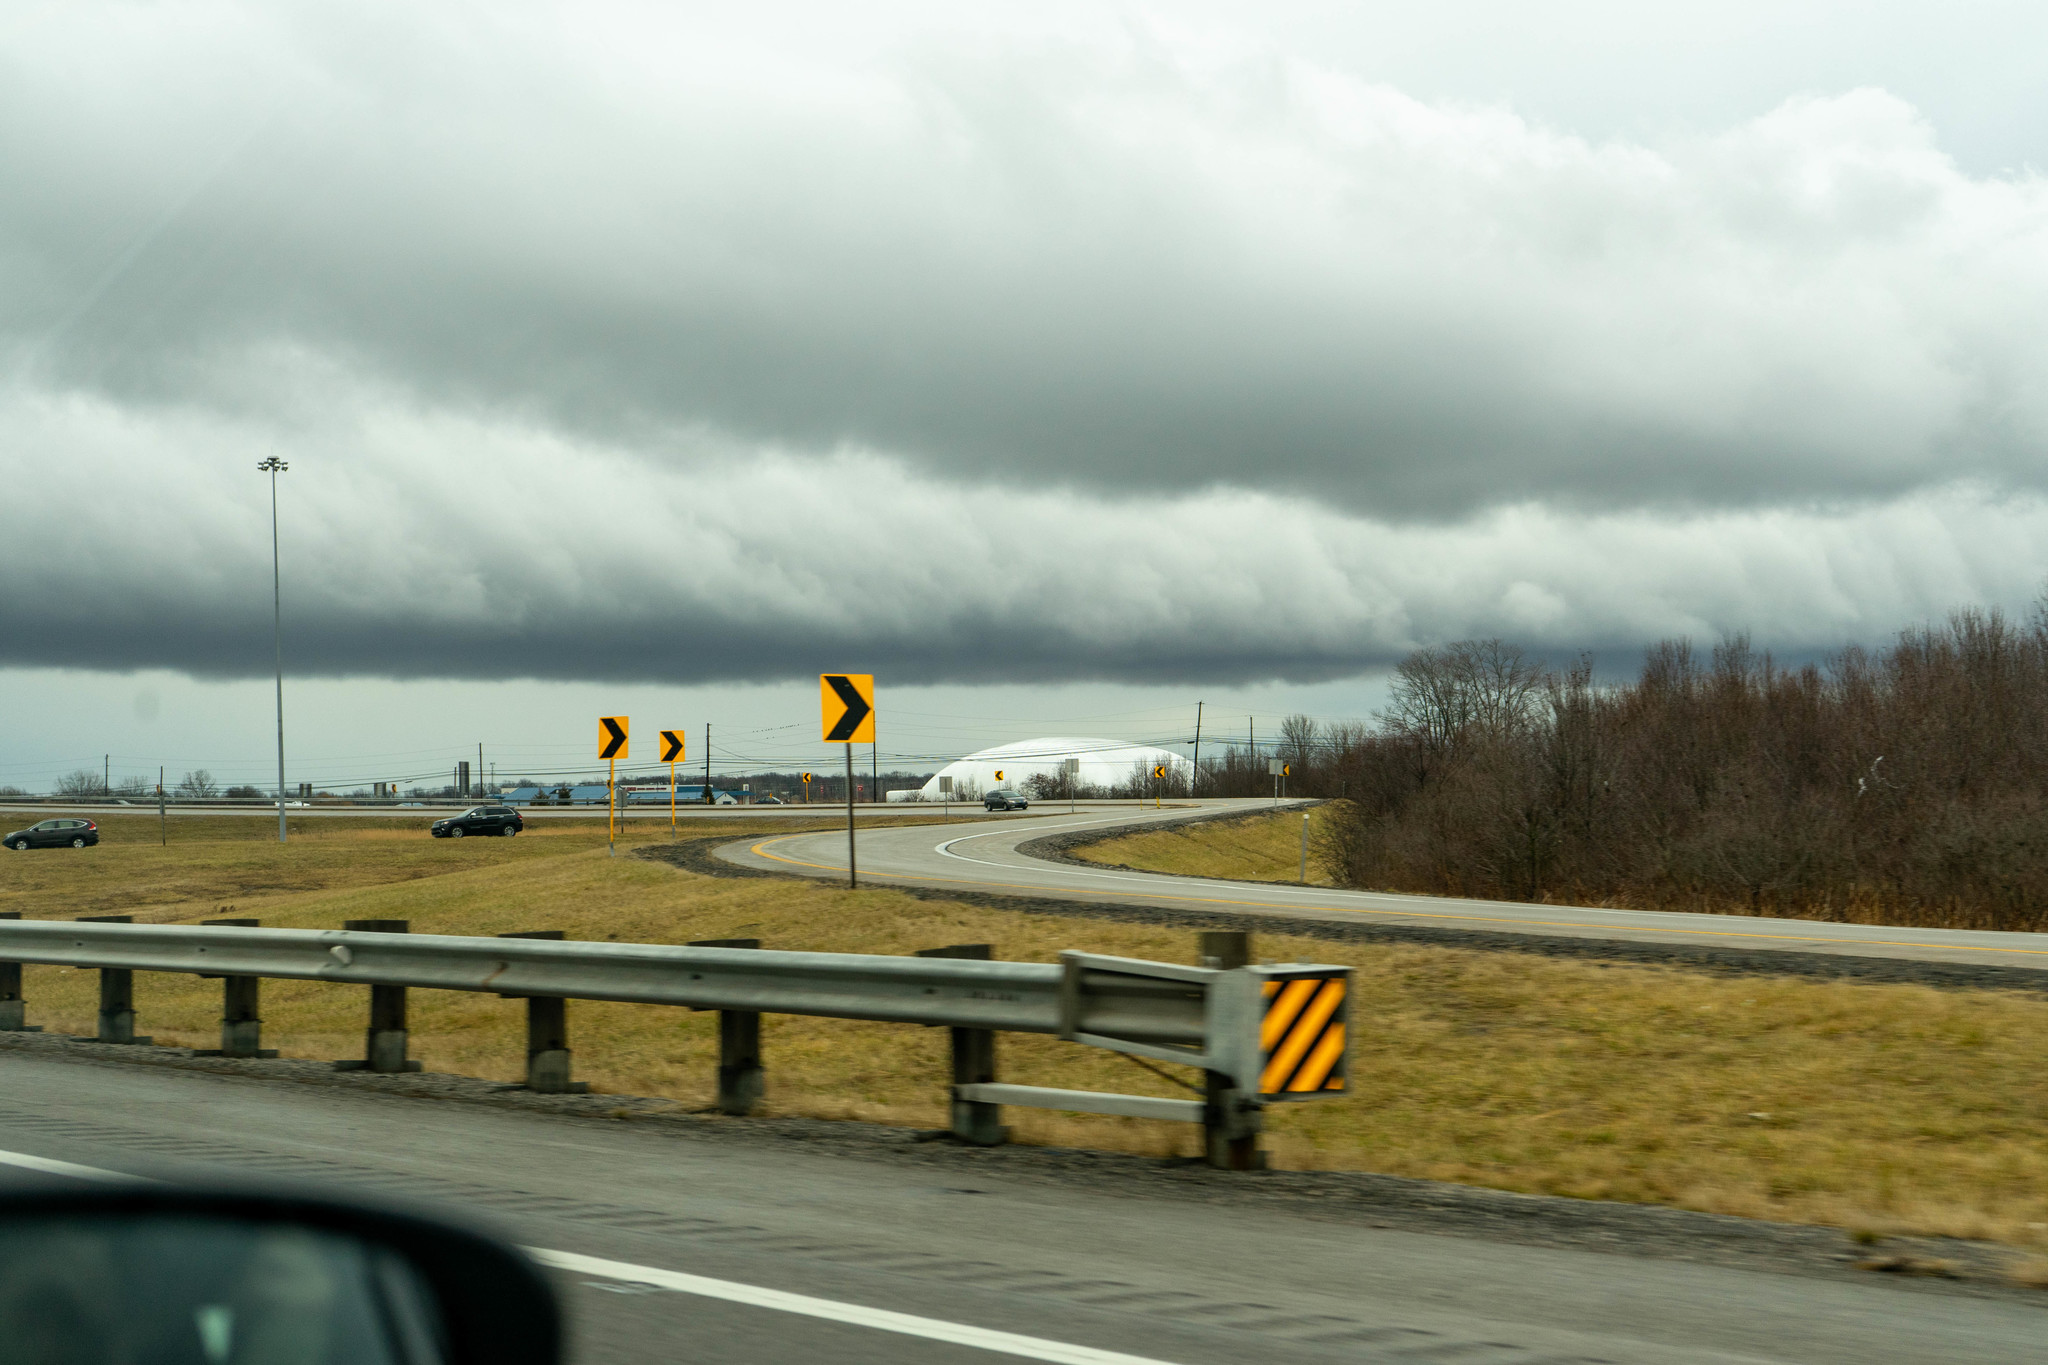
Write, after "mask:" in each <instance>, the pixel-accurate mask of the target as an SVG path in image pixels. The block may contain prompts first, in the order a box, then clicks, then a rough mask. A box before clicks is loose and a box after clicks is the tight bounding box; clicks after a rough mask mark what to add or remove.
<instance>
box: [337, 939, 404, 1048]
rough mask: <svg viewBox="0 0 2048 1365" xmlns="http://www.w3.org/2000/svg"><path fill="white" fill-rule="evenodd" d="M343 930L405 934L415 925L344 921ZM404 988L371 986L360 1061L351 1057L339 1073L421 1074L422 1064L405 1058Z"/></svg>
mask: <svg viewBox="0 0 2048 1365" xmlns="http://www.w3.org/2000/svg"><path fill="white" fill-rule="evenodd" d="M341 927H342V930H343V931H344V932H346V933H351V934H405V933H410V932H412V924H411V922H410V921H408V920H402V919H345V920H343V921H342V922H341ZM405 990H406V988H405V987H403V986H379V985H376V984H374V983H373V984H372V985H371V987H370V1025H369V1027H368V1028H366V1029H364V1030H363V1055H362V1058H361V1060H357V1059H355V1058H348V1059H345V1060H343V1061H338V1062H336V1063H335V1064H334V1069H335V1070H336V1071H374V1072H376V1073H378V1074H379V1075H385V1076H396V1075H403V1074H404V1073H406V1072H408V1071H418V1070H420V1069H421V1064H420V1063H419V1062H416V1061H414V1060H412V1059H411V1058H409V1057H407V1056H406V1055H405V1053H406V1039H407V1037H408V1033H407V1029H406V1021H405Z"/></svg>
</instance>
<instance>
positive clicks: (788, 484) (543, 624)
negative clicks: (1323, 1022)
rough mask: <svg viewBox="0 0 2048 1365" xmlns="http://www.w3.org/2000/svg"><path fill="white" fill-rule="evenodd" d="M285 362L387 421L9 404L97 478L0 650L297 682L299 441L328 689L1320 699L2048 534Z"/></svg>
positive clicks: (2010, 592) (2012, 562)
mask: <svg viewBox="0 0 2048 1365" xmlns="http://www.w3.org/2000/svg"><path fill="white" fill-rule="evenodd" d="M268 377H269V382H270V385H271V387H273V388H274V389H275V390H276V391H277V392H280V393H289V392H292V391H295V390H299V389H303V388H307V387H316V388H321V389H322V391H325V392H330V393H339V394H342V395H344V396H345V400H346V401H345V402H344V403H343V406H344V408H345V410H346V411H347V412H348V413H349V414H350V421H349V422H348V423H347V424H346V426H345V428H344V429H341V430H337V431H334V432H330V433H328V434H326V435H324V436H322V437H320V438H317V439H316V438H312V437H308V436H306V435H304V434H303V433H300V434H297V435H286V434H282V433H280V432H279V431H277V430H276V429H274V428H271V427H268V426H254V425H249V424H235V423H226V422H223V421H221V420H219V419H218V418H217V416H215V415H213V414H208V413H196V412H184V413H161V412H158V413H149V414H145V415H142V416H138V415H137V414H136V413H134V412H133V411H132V410H129V409H125V408H121V407H118V406H116V405H113V404H109V403H106V402H104V401H98V402H85V401H82V400H78V399H70V400H66V401H64V402H59V403H52V402H50V401H49V400H47V399H43V398H38V397H21V396H15V397H13V398H12V399H0V428H4V429H6V430H9V431H11V432H13V433H15V434H16V436H17V438H18V439H20V440H21V441H22V442H23V444H25V445H26V446H29V447H31V448H44V449H63V450H67V451H70V452H72V453H73V454H72V456H71V458H70V459H69V460H68V461H67V462H66V464H65V466H64V468H65V469H66V471H67V472H69V473H71V474H73V475H74V476H75V477H74V480H73V482H72V483H71V484H70V485H69V486H68V491H67V492H66V493H65V494H64V495H63V496H52V497H37V498H27V497H18V496H17V497H11V498H9V499H6V500H4V501H0V582H4V583H5V584H6V585H7V591H6V592H5V593H4V594H0V666H8V665H11V666H68V667H80V668H93V669H128V668H138V667H170V668H176V669H180V670H183V671H187V672H190V673H193V674H196V675H200V676H207V677H250V676H263V675H265V674H267V673H268V671H269V668H270V617H269V611H270V596H269V590H270V564H269V558H270V545H269V535H268V533H269V515H268V513H269V507H268V503H267V498H266V489H265V485H264V482H263V478H262V476H261V475H259V474H257V473H256V471H255V468H254V466H255V464H256V462H257V460H258V459H259V458H261V457H262V456H263V455H265V454H268V453H271V452H274V451H279V450H282V451H284V452H285V453H287V454H288V455H289V456H290V457H291V462H292V467H291V470H290V472H288V473H286V474H285V475H284V476H283V477H282V480H281V484H280V489H279V491H280V495H281V506H282V525H283V530H282V555H283V566H284V611H285V622H286V631H285V652H286V665H287V668H288V669H289V670H290V671H291V672H292V673H293V675H295V676H302V677H303V676H307V675H315V674H319V675H329V676H369V675H374V676H384V677H401V678H403V677H418V676H434V677H473V678H506V677H517V678H543V679H589V680H600V679H603V680H629V681H655V682H670V683H696V682H713V681H760V680H770V679H779V678H789V677H793V676H802V675H804V674H807V673H811V672H818V671H825V670H831V669H842V668H860V669H872V670H873V671H876V672H878V673H885V674H887V675H888V676H889V677H890V678H892V679H893V680H894V681H895V682H898V683H936V682H962V683H974V682H1009V683H1020V682H1023V683H1028V682H1051V681H1069V680H1076V679H1099V680H1111V681H1120V682H1140V683H1142V682H1175V683H1185V682H1195V681H1203V680H1211V681H1215V682H1218V683H1233V682H1253V681H1260V680H1266V679H1275V678H1279V679H1286V680H1290V681H1295V682H1310V681H1316V680H1320V679H1328V678H1335V677H1343V676H1350V675H1353V674H1356V673H1357V672H1359V671H1360V670H1361V669H1365V668H1369V667H1371V666H1373V665H1375V664H1380V663H1385V662H1387V661H1389V660H1392V659H1394V658H1397V657H1399V656H1400V655H1401V654H1402V653H1404V652H1405V651H1406V650H1408V649H1410V648H1413V647H1414V646H1415V645H1416V644H1417V643H1419V642H1422V641H1424V640H1429V639H1441V638H1456V637H1459V636H1485V635H1496V634H1498V635H1505V636H1509V637H1512V638H1515V639H1518V640H1520V641H1522V642H1524V643H1525V644H1527V645H1529V646H1531V647H1534V648H1538V649H1544V650H1549V651H1552V652H1555V653H1561V654H1568V653H1572V652H1575V651H1577V650H1579V649H1586V648H1594V649H1598V648H1611V649H1615V650H1623V651H1625V650H1627V649H1628V648H1630V647H1632V646H1634V645H1636V644H1638V643H1640V642H1641V641H1643V640H1646V639H1653V638H1656V637H1658V636H1662V635H1670V634H1689V635H1694V636H1700V637H1704V638H1709V639H1711V638H1713V637H1715V636H1716V635H1718V634H1719V633H1720V632H1721V631H1722V630H1725V629H1731V628H1741V627H1748V628H1751V629H1753V630H1755V631H1756V633H1757V637H1758V639H1759V640H1760V641H1761V642H1767V643H1773V644H1780V645H1786V644H1789V645H1793V646H1798V645H1801V644H1807V643H1813V642H1818V643H1821V644H1832V643H1836V642H1839V641H1841V640H1843V639H1848V638H1871V637H1872V636H1873V635H1882V634H1883V633H1884V632H1886V631H1888V630H1890V629H1891V628H1893V627H1895V626H1896V625H1898V624H1900V623H1902V622H1904V621H1909V620H1912V619H1914V618H1916V617H1921V616H1925V615H1927V614H1928V613H1930V612H1938V611H1940V610H1942V609H1943V608H1945V607H1947V606H1948V605H1950V604H1952V603H1955V602H1959V601H2006V602H2024V601H2025V600H2026V598H2027V597H2028V596H2030V595H2031V593H2032V591H2033V590H2034V588H2035V586H2036V584H2035V575H2036V572H2037V571H2036V569H2035V568H2034V567H2033V566H2034V565H2035V564H2036V563H2037V562H2038V556H2037V553H2036V551H2035V549H2034V547H2035V546H2037V545H2038V544H2040V543H2041V541H2042V538H2043V535H2044V533H2048V506H2044V505H2043V504H2042V503H2041V502H2040V501H2039V500H2027V499H2018V500H2014V499H2007V500H2004V501H2002V502H1994V501H1990V500H1987V499H1985V498H1983V497H1981V496H1978V495H1970V494H1965V493H1960V492H1958V493H1950V494H1944V495H1941V496H1936V497H1922V498H1916V499H1911V500H1906V501H1900V502H1894V503H1890V504H1883V505H1878V506H1873V507H1868V508H1864V509H1862V510H1860V511H1854V512H1817V513H1766V514H1755V513H1726V514H1721V515H1719V516H1716V517H1708V518H1701V517H1691V518H1673V517H1667V516H1659V515H1654V514H1645V513H1620V514H1613V515H1608V516H1602V517H1592V518H1588V517H1582V516H1573V515H1567V514H1562V513H1559V512H1556V511H1553V510H1546V509H1543V508H1541V507H1533V506H1532V507H1523V508H1513V509H1504V510H1502V511H1500V512H1496V513H1492V514H1489V515H1487V516H1484V517H1480V518H1476V519H1472V520H1469V521H1466V522H1463V523H1460V524H1457V525H1452V526H1429V525H1408V526H1404V525H1400V524H1395V523H1387V522H1371V521H1363V520H1360V519H1358V518H1356V517H1352V516H1349V515H1347V514H1344V513H1341V512H1336V511H1332V510H1329V509H1326V508H1321V507H1317V506H1316V505H1314V504H1312V503H1308V502H1305V501H1302V500H1298V499H1289V498H1283V497H1277V496H1273V495H1267V494H1253V493H1236V492H1221V491H1219V492H1213V493H1207V494H1199V495H1191V496H1187V497H1181V498H1177V499H1171V500H1161V499H1156V498H1131V499H1124V500H1111V499H1103V498H1089V497H1081V496H1076V495H1074V494H1071V493H1067V492H1059V491H1055V492H1050V493H1039V494H1023V493H1018V492H1015V491H1012V490H1007V489H1002V488H996V487H988V486H980V487H974V486H967V485H962V484H953V483H944V482H939V481H935V480H932V479H930V478H928V477H925V476H923V475H920V474H918V473H917V472H916V471H914V470H912V469H910V468H908V467H906V466H904V465H902V464H901V463H899V462H896V461H894V460H890V459H887V458H884V457H881V456H878V455H874V454H872V453H862V452H858V451H843V452H840V453H838V454H832V455H813V456H805V457H797V456H791V455H787V454H784V453H779V452H776V451H773V450H763V449H760V448H758V447H750V446H744V445H734V444H731V443H729V442H721V441H716V440H712V439H710V438H703V439H700V440H699V441H697V442H695V443H694V444H693V445H692V446H691V448H690V449H689V451H688V452H687V456H688V458H687V459H684V460H672V459H668V460H652V459H648V458H645V457H642V456H638V455H633V454H629V453H622V452H620V451H617V450H606V449H598V448H593V447H589V446H584V445H570V444H568V443H566V442H565V441H564V440H563V439H562V438H561V437H560V436H559V435H556V434H550V433H537V432H536V431H535V430H534V429H532V428H531V427H529V426H526V425H523V424H519V423H514V422H498V423H489V422H483V421H479V420H476V419H472V418H463V417H451V416H449V415H447V414H445V413H441V412H430V411H422V410H420V409H418V408H415V407H412V406H409V405H408V403H406V402H405V401H401V400H399V399H395V398H393V397H392V396H390V395H380V394H378V393H376V392H368V391H363V390H360V389H351V388H349V387H347V386H346V385H340V384H335V383H333V382H332V381H331V378H330V377H326V376H323V375H321V374H312V375H307V374H304V373H302V372H301V366H300V364H299V363H298V362H290V361H286V362H280V363H277V364H275V365H273V366H272V367H271V368H270V370H269V371H268ZM19 467H20V468H27V467H28V466H27V465H22V466H19ZM30 472H33V470H31V471H30Z"/></svg>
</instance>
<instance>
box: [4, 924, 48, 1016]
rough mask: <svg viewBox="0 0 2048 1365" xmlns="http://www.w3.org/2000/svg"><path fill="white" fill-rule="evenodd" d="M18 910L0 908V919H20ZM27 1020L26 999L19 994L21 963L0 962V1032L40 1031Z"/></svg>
mask: <svg viewBox="0 0 2048 1365" xmlns="http://www.w3.org/2000/svg"><path fill="white" fill-rule="evenodd" d="M20 918H21V911H19V910H0V919H20ZM42 1031H43V1029H42V1025H40V1024H31V1023H30V1022H29V1021H28V1001H27V1000H26V999H24V998H23V997H22V994H21V964H20V963H19V962H0V1033H41V1032H42Z"/></svg>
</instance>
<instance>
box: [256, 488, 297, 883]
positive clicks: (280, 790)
mask: <svg viewBox="0 0 2048 1365" xmlns="http://www.w3.org/2000/svg"><path fill="white" fill-rule="evenodd" d="M290 468H291V466H290V465H288V464H286V463H285V462H284V461H283V460H280V459H278V458H277V456H275V455H273V456H271V457H270V458H269V459H267V460H265V461H264V462H263V463H262V464H259V465H257V466H256V470H257V472H258V473H260V474H268V475H269V476H270V624H271V635H272V639H273V640H274V641H275V643H276V645H277V841H278V842H279V843H280V844H281V843H284V842H285V828H284V590H283V588H282V586H281V580H280V577H279V574H278V564H277V476H278V475H280V474H282V473H284V472H285V471H286V470H287V469H290Z"/></svg>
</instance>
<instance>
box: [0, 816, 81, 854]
mask: <svg viewBox="0 0 2048 1365" xmlns="http://www.w3.org/2000/svg"><path fill="white" fill-rule="evenodd" d="M99 841H100V827H99V826H98V825H95V824H94V823H93V822H92V821H90V820H45V821H43V823H41V824H40V825H30V826H29V827H28V828H27V829H18V830H16V831H14V833H12V834H10V835H8V836H7V837H6V838H5V839H0V843H4V844H6V845H7V846H8V847H9V848H11V849H13V850H14V851H15V852H16V853H20V852H23V851H24V850H27V849H31V848H58V847H61V846H63V845H65V844H69V845H71V847H73V848H84V847H86V846H87V845H88V844H96V843H98V842H99Z"/></svg>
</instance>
